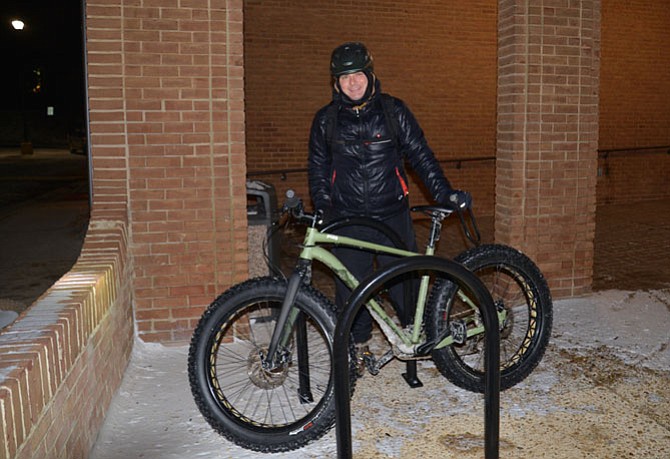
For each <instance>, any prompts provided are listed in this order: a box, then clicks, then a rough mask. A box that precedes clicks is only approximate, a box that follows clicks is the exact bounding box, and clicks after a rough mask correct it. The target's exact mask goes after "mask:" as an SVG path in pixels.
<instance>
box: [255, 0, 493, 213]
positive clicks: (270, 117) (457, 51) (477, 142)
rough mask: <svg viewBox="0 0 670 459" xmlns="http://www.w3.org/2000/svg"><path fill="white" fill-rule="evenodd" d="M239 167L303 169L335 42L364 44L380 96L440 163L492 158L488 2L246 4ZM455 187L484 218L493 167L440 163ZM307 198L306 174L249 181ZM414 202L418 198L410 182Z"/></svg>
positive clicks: (325, 92) (326, 93) (488, 206)
mask: <svg viewBox="0 0 670 459" xmlns="http://www.w3.org/2000/svg"><path fill="white" fill-rule="evenodd" d="M244 8H245V12H244V13H245V34H244V45H245V78H246V116H247V124H246V126H247V134H246V135H247V165H248V169H249V172H250V173H253V172H255V171H259V170H261V171H262V170H268V169H269V170H272V169H286V168H298V169H301V168H305V167H306V162H307V137H308V134H309V128H310V125H311V121H312V117H313V116H314V113H315V112H316V111H317V110H318V109H319V108H320V107H322V106H323V105H325V104H326V103H328V101H329V100H330V97H331V87H330V75H329V60H330V53H331V51H332V49H333V48H334V47H335V46H337V45H339V44H340V43H342V42H344V41H350V40H360V41H363V42H365V43H366V44H367V45H368V47H369V48H370V50H371V51H372V53H373V55H374V58H375V70H376V72H377V75H378V77H379V79H380V81H381V83H382V89H383V90H384V91H385V92H389V93H391V94H393V95H395V96H397V97H400V98H401V99H403V100H404V101H405V102H407V104H408V105H409V107H410V108H411V110H412V111H413V112H414V114H415V115H416V117H417V119H418V120H419V122H420V123H421V125H422V127H423V129H424V131H425V134H426V137H427V138H428V141H429V143H430V145H431V146H432V148H433V149H434V151H435V153H436V156H437V157H438V159H440V160H448V159H453V158H470V157H481V156H494V155H495V129H496V127H495V122H496V107H495V104H496V99H495V98H496V77H495V69H496V5H495V2H491V1H488V0H487V1H484V0H474V1H468V2H463V1H456V0H447V1H432V2H400V1H383V2H382V1H378V2H360V3H358V4H356V5H355V9H356V12H355V14H352V12H351V9H350V6H349V5H343V4H341V3H340V2H330V1H326V0H315V1H310V2H278V1H260V0H246V1H245V2H244ZM444 168H445V172H446V174H447V176H448V177H449V179H450V180H451V181H452V182H453V185H454V186H457V187H460V188H464V189H468V190H471V191H472V192H473V193H474V195H475V201H476V203H477V208H478V212H480V213H484V214H488V215H491V214H492V212H493V205H492V204H493V193H494V186H493V183H494V167H493V162H492V161H481V162H471V163H462V164H461V167H460V168H458V167H457V164H455V163H446V164H445V165H444ZM253 178H258V179H261V180H264V181H268V182H271V183H273V184H275V186H276V187H277V191H278V196H283V193H284V191H285V190H286V189H287V188H294V189H297V190H298V192H299V193H300V195H302V196H305V197H306V196H307V188H306V183H307V177H306V174H305V173H290V174H288V176H287V179H286V180H281V179H280V177H279V175H264V176H253ZM411 195H412V196H413V198H412V199H413V202H414V203H419V202H420V200H421V198H422V194H421V193H420V192H419V190H418V189H417V188H416V186H415V185H414V186H413V188H412V191H411Z"/></svg>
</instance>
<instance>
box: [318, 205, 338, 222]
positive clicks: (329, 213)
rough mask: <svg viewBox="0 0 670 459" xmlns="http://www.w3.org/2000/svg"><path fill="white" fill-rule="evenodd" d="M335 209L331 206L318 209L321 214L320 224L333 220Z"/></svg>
mask: <svg viewBox="0 0 670 459" xmlns="http://www.w3.org/2000/svg"><path fill="white" fill-rule="evenodd" d="M333 213H334V212H333V210H332V209H331V208H330V207H324V208H322V209H317V210H316V214H317V215H318V216H319V224H320V225H322V226H323V225H326V224H328V223H330V221H331V220H333Z"/></svg>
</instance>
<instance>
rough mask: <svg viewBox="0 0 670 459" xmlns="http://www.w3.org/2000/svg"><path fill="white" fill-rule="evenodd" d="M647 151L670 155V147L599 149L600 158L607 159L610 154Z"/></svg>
mask: <svg viewBox="0 0 670 459" xmlns="http://www.w3.org/2000/svg"><path fill="white" fill-rule="evenodd" d="M645 150H666V151H665V153H666V154H668V155H670V145H654V146H649V147H623V148H599V149H598V156H600V157H603V158H607V157H608V156H609V155H610V153H624V152H634V151H645ZM659 153H661V152H659Z"/></svg>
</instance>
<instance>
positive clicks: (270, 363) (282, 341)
mask: <svg viewBox="0 0 670 459" xmlns="http://www.w3.org/2000/svg"><path fill="white" fill-rule="evenodd" d="M310 267H311V264H310V262H309V261H308V260H300V261H299V262H298V265H297V266H296V269H295V270H294V271H293V274H291V277H290V278H289V281H288V286H287V288H286V296H285V297H284V301H283V303H282V307H281V311H280V312H279V317H278V318H277V324H276V325H275V329H274V330H273V332H272V338H271V339H270V344H269V346H268V350H267V355H265V356H263V355H261V364H262V366H263V369H264V370H265V371H274V370H276V369H278V368H280V367H282V366H283V365H285V364H288V363H289V362H290V360H291V355H290V352H288V350H287V349H288V343H289V340H290V339H291V333H292V331H293V330H294V329H295V350H296V353H297V359H298V370H299V371H298V374H299V387H298V395H299V397H300V400H301V401H302V402H303V403H308V402H311V401H313V399H314V398H313V396H312V392H311V387H310V383H309V355H308V351H307V325H306V322H305V316H304V314H302V313H301V312H300V310H298V308H295V307H293V305H294V304H295V299H296V297H297V296H298V290H299V289H300V285H301V284H302V283H304V282H308V281H309V275H310V272H309V271H310Z"/></svg>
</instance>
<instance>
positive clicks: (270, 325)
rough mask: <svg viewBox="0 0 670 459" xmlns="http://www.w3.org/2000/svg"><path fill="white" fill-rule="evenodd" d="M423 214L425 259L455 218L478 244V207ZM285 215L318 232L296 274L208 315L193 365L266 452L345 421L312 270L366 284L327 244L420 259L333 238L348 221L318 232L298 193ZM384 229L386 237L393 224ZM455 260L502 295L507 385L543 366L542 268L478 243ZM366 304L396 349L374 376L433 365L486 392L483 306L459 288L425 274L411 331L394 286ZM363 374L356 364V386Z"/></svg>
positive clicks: (245, 291)
mask: <svg viewBox="0 0 670 459" xmlns="http://www.w3.org/2000/svg"><path fill="white" fill-rule="evenodd" d="M412 210H413V211H414V212H422V213H424V214H426V215H428V216H429V217H430V218H431V229H430V234H429V240H428V243H427V246H426V252H425V254H426V255H434V252H435V245H436V243H437V241H438V240H439V237H440V230H441V222H442V221H443V220H444V219H445V218H446V217H447V216H449V215H451V214H453V213H457V214H458V215H459V217H460V222H461V226H462V227H463V229H464V232H465V234H466V236H467V238H468V239H470V240H471V241H473V242H474V243H476V244H478V242H479V239H480V237H479V231H478V229H477V227H476V223H475V220H474V215H473V213H472V210H471V209H470V210H469V216H470V219H471V223H470V224H468V223H466V220H465V219H464V217H463V213H462V212H456V210H455V209H452V208H449V207H445V206H419V207H414V208H412ZM283 213H288V214H289V215H291V216H293V217H294V218H296V219H297V220H298V221H301V222H304V223H306V224H307V225H308V226H307V230H306V232H305V238H304V241H303V245H302V250H301V252H300V255H299V258H298V261H297V263H296V266H295V269H294V271H293V273H292V274H291V276H290V278H289V279H288V281H287V280H286V279H283V278H280V277H269V276H268V277H260V278H255V279H250V280H247V281H245V282H243V283H241V284H238V285H235V286H233V287H231V288H230V289H228V290H227V291H226V292H224V293H223V294H221V295H220V296H219V297H218V298H217V299H216V300H215V301H214V302H213V303H212V304H211V305H210V306H209V308H207V310H206V311H205V312H204V313H203V315H202V317H201V319H200V321H199V323H198V325H197V327H196V329H195V331H194V333H193V337H192V340H191V345H190V348H189V359H188V373H189V382H190V385H191V391H192V393H193V396H194V399H195V402H196V404H197V406H198V408H199V410H200V411H201V413H202V414H203V416H204V417H205V419H206V420H207V421H208V422H209V424H210V425H211V426H212V427H213V428H214V429H215V430H216V431H217V432H219V433H220V434H221V435H223V436H224V437H226V438H227V439H229V440H231V441H232V442H234V443H236V444H237V445H239V446H242V447H244V448H247V449H251V450H255V451H262V452H279V451H288V450H292V449H297V448H300V447H302V446H304V445H305V444H307V443H309V442H310V441H313V440H315V439H317V438H320V437H321V436H323V435H324V434H325V433H326V432H327V431H328V430H330V428H332V426H333V424H334V421H335V407H334V397H333V382H332V377H331V362H332V338H333V333H334V329H335V325H336V321H337V308H336V307H335V305H334V304H333V303H332V302H331V301H330V300H329V299H328V298H327V297H326V296H325V295H324V294H323V293H321V292H320V291H319V290H317V289H316V288H315V287H314V286H312V285H311V268H312V263H313V261H314V260H316V261H319V262H320V263H322V264H323V265H324V266H326V267H327V268H328V269H329V270H330V271H332V272H334V273H335V274H336V275H337V276H338V277H339V278H340V279H342V280H343V281H344V282H345V283H346V284H347V285H348V286H350V287H351V288H352V290H353V289H354V288H355V287H356V286H357V285H358V280H357V279H355V278H354V277H353V276H352V275H351V274H350V273H349V271H348V270H347V269H346V268H345V267H344V265H343V264H342V263H341V262H340V261H339V260H338V259H337V258H336V257H335V256H334V255H332V254H331V253H330V252H329V251H328V250H327V249H326V248H324V247H323V245H327V244H328V245H332V244H335V245H339V246H346V247H354V248H359V249H362V250H372V251H375V252H377V253H384V254H391V255H396V256H399V257H407V256H416V255H420V254H418V253H414V252H409V251H407V250H404V249H402V248H397V247H391V246H384V245H379V244H373V243H370V242H366V241H362V240H358V239H352V238H348V237H343V236H337V235H335V234H332V232H329V231H332V230H334V229H336V228H337V227H338V224H334V225H328V226H327V227H325V228H321V229H319V223H320V215H318V214H313V213H307V212H305V210H304V208H303V205H302V202H301V201H300V200H299V199H297V198H296V197H295V196H289V199H287V202H286V203H285V204H284V206H283ZM353 223H357V224H361V223H363V222H361V221H360V220H354V221H353ZM341 224H352V220H349V221H344V222H341ZM373 225H374V224H373ZM377 227H378V229H379V230H380V231H384V228H383V225H377ZM389 236H390V238H391V239H392V234H389ZM455 260H456V261H458V262H460V263H462V264H463V265H464V266H465V267H466V268H468V269H470V270H471V271H473V272H474V273H475V274H477V275H478V276H479V278H480V279H481V280H483V282H484V285H486V287H487V288H488V289H489V291H490V293H491V294H492V297H493V299H494V303H495V306H496V310H497V314H498V320H499V322H500V334H501V347H500V349H501V351H500V352H501V367H500V368H501V373H500V387H501V389H508V388H510V387H512V386H514V385H515V384H517V383H519V382H520V381H522V380H523V379H525V378H526V377H527V376H528V375H529V374H530V373H531V372H532V371H533V369H534V368H535V367H536V366H537V365H538V363H539V362H540V360H541V359H542V356H543V354H544V351H545V349H546V347H547V344H548V341H549V336H550V333H551V326H552V314H553V313H552V302H551V295H550V292H549V288H548V286H547V284H546V281H545V280H544V277H543V276H542V274H541V273H540V271H539V269H538V268H537V267H536V266H535V264H534V263H533V262H532V261H531V260H530V259H529V258H528V257H526V256H525V255H524V254H522V253H521V252H519V251H518V250H515V249H512V248H510V247H508V246H504V245H499V244H488V245H476V246H475V247H474V248H472V249H470V250H467V251H466V252H464V253H462V254H461V255H459V256H458V257H456V258H455ZM429 290H430V293H429ZM366 307H368V309H369V310H370V312H371V314H372V316H373V318H374V319H375V321H376V323H377V324H378V326H379V328H380V329H381V331H382V333H383V334H384V336H385V338H386V339H387V340H388V341H389V343H390V344H391V349H390V350H389V351H387V352H386V353H385V354H384V355H382V356H381V357H379V358H377V357H375V356H368V358H367V359H366V367H367V369H368V371H369V372H370V373H371V374H376V373H378V372H379V370H380V368H381V367H382V366H383V365H385V364H386V363H388V362H389V361H390V360H392V359H393V358H399V359H401V360H409V361H413V360H416V359H428V358H432V359H433V361H434V362H435V365H436V367H437V368H438V370H439V371H440V372H441V374H442V375H444V376H445V377H446V378H447V379H448V380H449V381H451V382H453V383H455V384H456V385H458V386H460V387H462V388H465V389H467V390H471V391H475V392H483V388H484V373H483V356H484V352H483V337H484V332H485V330H484V327H483V325H482V321H481V318H480V316H479V312H478V310H477V306H476V305H474V304H473V302H472V300H471V299H470V298H469V297H468V295H467V294H465V293H463V292H462V291H461V290H459V289H458V288H457V287H456V285H455V284H454V283H452V282H450V281H449V280H448V279H445V278H439V277H437V278H435V279H431V278H430V277H429V276H428V275H425V274H424V275H422V276H421V279H420V281H419V289H418V295H417V302H416V309H415V313H414V321H413V322H412V323H410V324H409V325H406V326H404V327H403V326H402V325H401V324H400V323H398V322H399V321H398V318H397V317H395V316H394V315H393V313H392V311H389V306H388V304H387V303H385V302H384V292H383V291H380V292H379V294H378V295H376V296H375V298H373V299H371V300H370V301H369V302H368V304H367V305H366ZM391 308H392V305H391ZM350 352H351V353H353V344H351V345H350ZM357 376H358V375H357V372H356V365H355V364H354V359H353V358H350V371H349V380H350V388H351V390H352V391H353V388H354V385H355V381H356V378H357ZM408 382H409V383H410V385H412V384H411V381H409V380H408Z"/></svg>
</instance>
